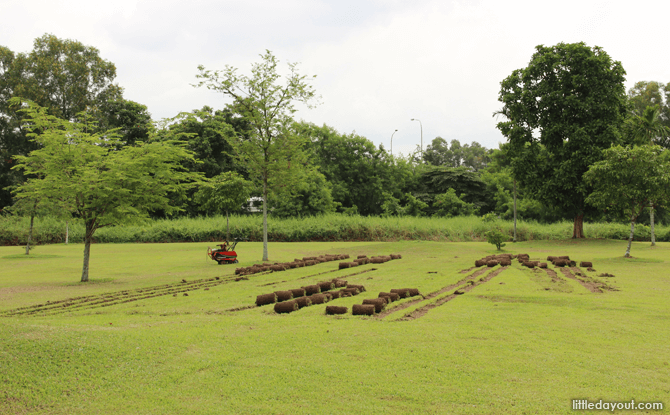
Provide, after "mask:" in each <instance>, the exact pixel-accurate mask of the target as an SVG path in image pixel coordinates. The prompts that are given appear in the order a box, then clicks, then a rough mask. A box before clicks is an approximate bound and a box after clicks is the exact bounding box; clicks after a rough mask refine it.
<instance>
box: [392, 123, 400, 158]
mask: <svg viewBox="0 0 670 415" xmlns="http://www.w3.org/2000/svg"><path fill="white" fill-rule="evenodd" d="M397 132H398V130H397V129H396V130H395V131H394V132H393V134H395V133H397ZM393 134H391V155H393Z"/></svg>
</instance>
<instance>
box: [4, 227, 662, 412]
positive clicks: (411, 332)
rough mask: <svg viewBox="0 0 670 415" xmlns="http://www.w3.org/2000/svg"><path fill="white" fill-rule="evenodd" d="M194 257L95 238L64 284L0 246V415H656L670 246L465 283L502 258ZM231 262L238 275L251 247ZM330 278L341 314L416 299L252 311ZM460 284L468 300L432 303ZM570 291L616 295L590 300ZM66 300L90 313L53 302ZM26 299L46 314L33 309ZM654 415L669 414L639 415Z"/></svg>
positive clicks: (404, 247) (41, 261)
mask: <svg viewBox="0 0 670 415" xmlns="http://www.w3.org/2000/svg"><path fill="white" fill-rule="evenodd" d="M207 245H208V244H206V243H184V244H96V245H94V246H93V248H92V257H91V274H90V275H91V281H90V282H89V283H87V284H81V283H78V281H79V278H80V275H81V262H82V251H83V246H82V245H69V246H64V245H46V246H39V247H37V249H35V251H34V252H33V254H31V256H30V258H26V257H25V255H22V248H21V247H0V270H1V271H0V413H2V414H24V413H26V414H84V413H85V414H109V413H114V414H118V415H120V414H220V413H221V414H227V413H230V414H247V413H283V414H303V413H304V414H307V413H311V414H349V413H352V414H353V413H398V414H414V413H416V414H423V413H434V414H450V413H455V414H563V413H565V414H568V413H575V411H573V410H572V409H571V405H572V399H589V400H591V401H597V400H599V399H603V400H606V401H616V402H620V401H630V400H631V399H634V400H635V401H636V402H663V403H664V406H665V407H666V408H667V405H669V404H670V346H669V341H670V336H669V334H670V305H669V304H670V303H669V301H668V300H669V299H670V243H659V244H658V246H657V247H654V248H652V247H650V246H649V243H648V242H636V243H634V244H633V249H632V254H633V256H634V257H635V258H633V259H630V260H624V259H623V258H622V256H623V253H624V251H625V245H626V242H625V241H608V240H584V241H572V240H566V241H530V242H521V243H516V244H513V243H508V244H507V246H506V247H505V248H504V250H503V252H507V253H528V254H530V256H531V259H542V260H544V259H545V258H546V257H547V256H548V255H570V257H571V258H572V259H574V260H577V261H592V262H593V266H594V268H595V269H596V272H587V271H586V270H583V273H584V274H585V275H586V276H587V277H585V278H583V279H580V278H579V277H574V278H568V277H567V276H566V275H564V274H563V272H562V271H561V270H558V269H553V267H552V265H551V264H550V265H549V269H552V270H554V271H555V272H556V273H557V276H556V277H553V278H552V277H551V276H550V275H549V274H547V273H546V272H544V271H539V270H538V271H535V270H531V269H528V268H525V267H521V266H520V264H519V263H518V262H516V261H514V262H513V263H512V266H511V267H507V268H505V269H504V270H502V271H500V272H499V273H498V274H497V275H495V276H492V275H493V274H490V273H491V272H495V271H496V270H497V269H499V267H495V268H490V269H485V270H483V271H482V272H483V273H482V274H478V275H476V276H473V273H474V272H477V271H478V270H481V269H471V268H473V265H474V261H475V260H476V259H479V258H481V257H483V256H486V255H490V254H494V253H496V251H495V248H492V246H491V245H489V244H486V243H481V242H462V243H460V242H453V243H447V242H421V241H403V242H340V243H336V242H333V243H329V242H321V243H271V244H270V256H271V262H280V261H290V260H293V258H302V257H304V256H314V255H319V254H329V253H347V254H350V255H352V256H354V257H355V255H360V254H366V255H368V256H372V255H381V254H391V253H401V254H402V255H403V258H402V259H400V260H393V261H390V262H386V263H384V264H368V265H364V266H361V267H357V268H353V269H343V270H337V265H338V264H337V262H326V263H322V264H318V265H315V266H312V267H305V268H297V269H291V270H287V271H284V272H274V273H266V274H257V275H252V276H249V277H248V278H249V279H248V280H240V281H235V280H234V278H233V273H234V268H233V267H232V266H219V265H216V263H215V262H213V261H211V260H208V259H207V258H206V256H205V251H206V248H207ZM237 252H238V254H239V255H240V259H241V262H240V266H247V265H251V264H253V263H259V262H260V256H261V252H262V248H261V244H260V243H241V244H240V245H239V246H238V249H237ZM372 268H376V270H374V271H372V270H371V269H372ZM361 271H367V272H364V273H360V272H361ZM462 271H465V272H462ZM319 273H323V274H321V275H315V274H319ZM358 273H360V274H358ZM601 273H610V274H614V275H615V277H613V278H598V277H597V276H598V275H599V274H601ZM350 274H357V275H350ZM347 275H350V276H347ZM487 276H488V278H489V279H488V280H487ZM215 277H219V279H218V280H216V279H214V278H215ZM335 277H344V279H345V280H347V281H348V282H349V283H353V284H362V285H365V287H366V289H367V291H366V292H364V293H361V294H359V295H358V296H355V297H349V298H341V299H336V300H333V301H332V302H331V303H329V305H342V306H347V307H349V308H350V309H351V306H352V305H353V304H360V303H361V302H362V300H363V299H365V298H374V297H377V294H378V293H379V292H380V291H389V290H390V289H392V288H418V289H419V290H420V291H421V293H422V294H424V295H426V296H427V297H429V298H427V299H425V300H422V299H421V298H418V297H413V298H408V299H403V300H401V301H398V302H394V303H391V304H390V306H389V307H388V308H387V311H386V312H385V313H383V314H382V316H383V317H380V316H376V317H359V316H353V315H351V313H349V314H347V315H343V316H326V315H325V313H324V311H325V307H326V305H314V306H311V307H307V308H304V309H301V310H299V311H296V312H294V313H291V314H283V315H277V314H275V313H274V312H273V309H272V306H271V305H268V306H263V307H249V306H252V305H253V304H254V301H255V298H256V296H257V295H259V294H265V293H270V292H272V291H276V290H284V289H290V288H299V287H300V286H304V285H309V284H313V283H316V282H318V281H324V280H329V279H332V278H335ZM468 279H469V280H472V281H474V282H475V285H474V286H473V287H472V289H471V290H470V291H467V292H466V293H465V294H463V295H459V296H455V297H454V298H453V299H451V300H450V301H445V300H447V297H448V296H449V295H451V293H453V291H454V289H455V288H458V287H464V286H468V284H467V283H466V282H465V281H466V280H468ZM480 279H484V281H480ZM182 280H186V283H184V282H182ZM583 280H585V281H591V282H593V281H596V282H598V281H600V282H604V283H606V284H607V286H608V287H610V288H611V290H609V289H605V290H604V292H602V293H593V292H591V291H589V290H588V289H587V288H585V286H584V281H583ZM459 281H461V283H460V284H457V283H458V282H459ZM552 281H553V282H552ZM159 286H163V287H162V288H160V287H159ZM179 287H182V288H183V287H185V288H183V289H184V290H188V291H183V292H182V291H179V292H178V293H177V292H176V291H175V290H177V289H178V288H179ZM205 287H206V288H208V289H207V290H206V289H205ZM161 290H163V291H161ZM169 290H173V291H175V292H176V293H177V295H176V296H173V295H172V294H171V293H172V292H173V291H169ZM168 291H169V292H170V294H168V295H157V294H156V293H159V294H160V293H166V292H168ZM184 292H186V293H187V294H188V296H184V295H183V293H184ZM152 293H153V294H152ZM151 295H157V296H153V297H152V296H151ZM76 297H87V298H89V299H90V301H87V302H86V301H83V300H82V299H79V300H71V301H70V302H59V301H63V300H66V299H68V298H70V299H74V298H76ZM105 298H106V299H110V300H109V301H108V302H107V303H105V302H97V300H100V299H105ZM121 301H127V302H121ZM52 303H55V305H58V307H55V306H53V305H48V304H52ZM37 304H44V305H47V306H46V307H44V308H45V309H48V310H49V312H47V313H42V312H36V313H32V314H31V313H27V312H28V311H31V310H34V309H31V308H30V307H31V306H34V305H37ZM75 304H77V305H78V306H77V307H75ZM437 304H440V305H437ZM62 305H64V306H65V307H62ZM104 305H106V306H104ZM426 306H428V308H426ZM430 307H432V308H430ZM429 308H430V309H429ZM17 309H23V310H22V311H16V310H17ZM12 310H14V311H12ZM21 313H23V314H21ZM407 315H411V316H412V317H411V318H408V317H406V316H407ZM596 412H597V411H596ZM603 412H604V411H603ZM618 412H619V413H620V412H621V411H618ZM659 412H667V409H665V410H663V411H648V413H659ZM625 413H645V412H644V411H625Z"/></svg>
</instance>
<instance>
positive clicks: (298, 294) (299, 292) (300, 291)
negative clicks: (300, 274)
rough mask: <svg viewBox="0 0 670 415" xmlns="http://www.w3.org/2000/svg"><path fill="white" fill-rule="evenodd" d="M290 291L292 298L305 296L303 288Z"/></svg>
mask: <svg viewBox="0 0 670 415" xmlns="http://www.w3.org/2000/svg"><path fill="white" fill-rule="evenodd" d="M290 291H291V293H292V294H293V298H298V297H304V296H305V289H304V288H295V289H292V290H290Z"/></svg>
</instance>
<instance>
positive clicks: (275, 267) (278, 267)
mask: <svg viewBox="0 0 670 415" xmlns="http://www.w3.org/2000/svg"><path fill="white" fill-rule="evenodd" d="M348 258H349V254H338V255H321V256H318V257H316V256H314V257H304V258H303V259H297V258H296V259H294V260H293V261H292V262H276V263H274V264H265V263H264V264H254V265H252V266H250V267H243V268H236V269H235V275H250V274H257V273H259V272H265V271H286V270H287V269H290V268H302V267H309V266H312V265H316V264H320V263H322V262H328V261H341V260H343V259H348Z"/></svg>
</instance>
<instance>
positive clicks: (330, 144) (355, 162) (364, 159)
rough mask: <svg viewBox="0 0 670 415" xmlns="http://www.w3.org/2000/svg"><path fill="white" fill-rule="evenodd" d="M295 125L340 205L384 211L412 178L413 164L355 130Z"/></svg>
mask: <svg viewBox="0 0 670 415" xmlns="http://www.w3.org/2000/svg"><path fill="white" fill-rule="evenodd" d="M294 128H295V129H296V133H297V134H300V135H301V136H303V137H305V139H306V140H307V142H308V144H307V146H308V150H309V154H310V158H311V159H312V160H313V161H314V164H316V165H317V166H318V168H319V171H320V172H321V173H323V175H324V176H325V177H326V180H327V181H328V182H330V183H331V184H332V186H333V191H332V194H333V200H334V201H335V202H336V203H340V204H341V209H342V210H343V211H345V210H351V211H354V210H355V211H356V212H357V213H360V214H361V215H379V214H382V213H383V212H385V210H384V208H383V204H384V203H385V202H386V201H387V200H390V199H388V197H387V196H385V193H388V194H390V195H391V196H392V197H393V198H395V199H400V198H403V197H404V195H405V193H406V191H407V190H409V188H411V187H412V183H413V181H414V178H415V177H414V172H413V170H414V167H413V165H412V164H411V163H409V162H408V161H406V160H403V159H401V158H395V157H392V156H391V155H390V154H389V153H387V152H386V151H385V150H384V149H383V147H381V146H380V147H379V148H378V147H375V145H374V143H372V142H371V141H370V140H368V139H367V138H365V137H362V136H360V135H358V134H356V133H351V134H341V133H339V132H337V131H336V130H335V129H334V128H332V127H330V126H327V125H323V126H321V127H317V126H316V125H314V124H310V123H305V122H300V123H296V124H295V126H294Z"/></svg>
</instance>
